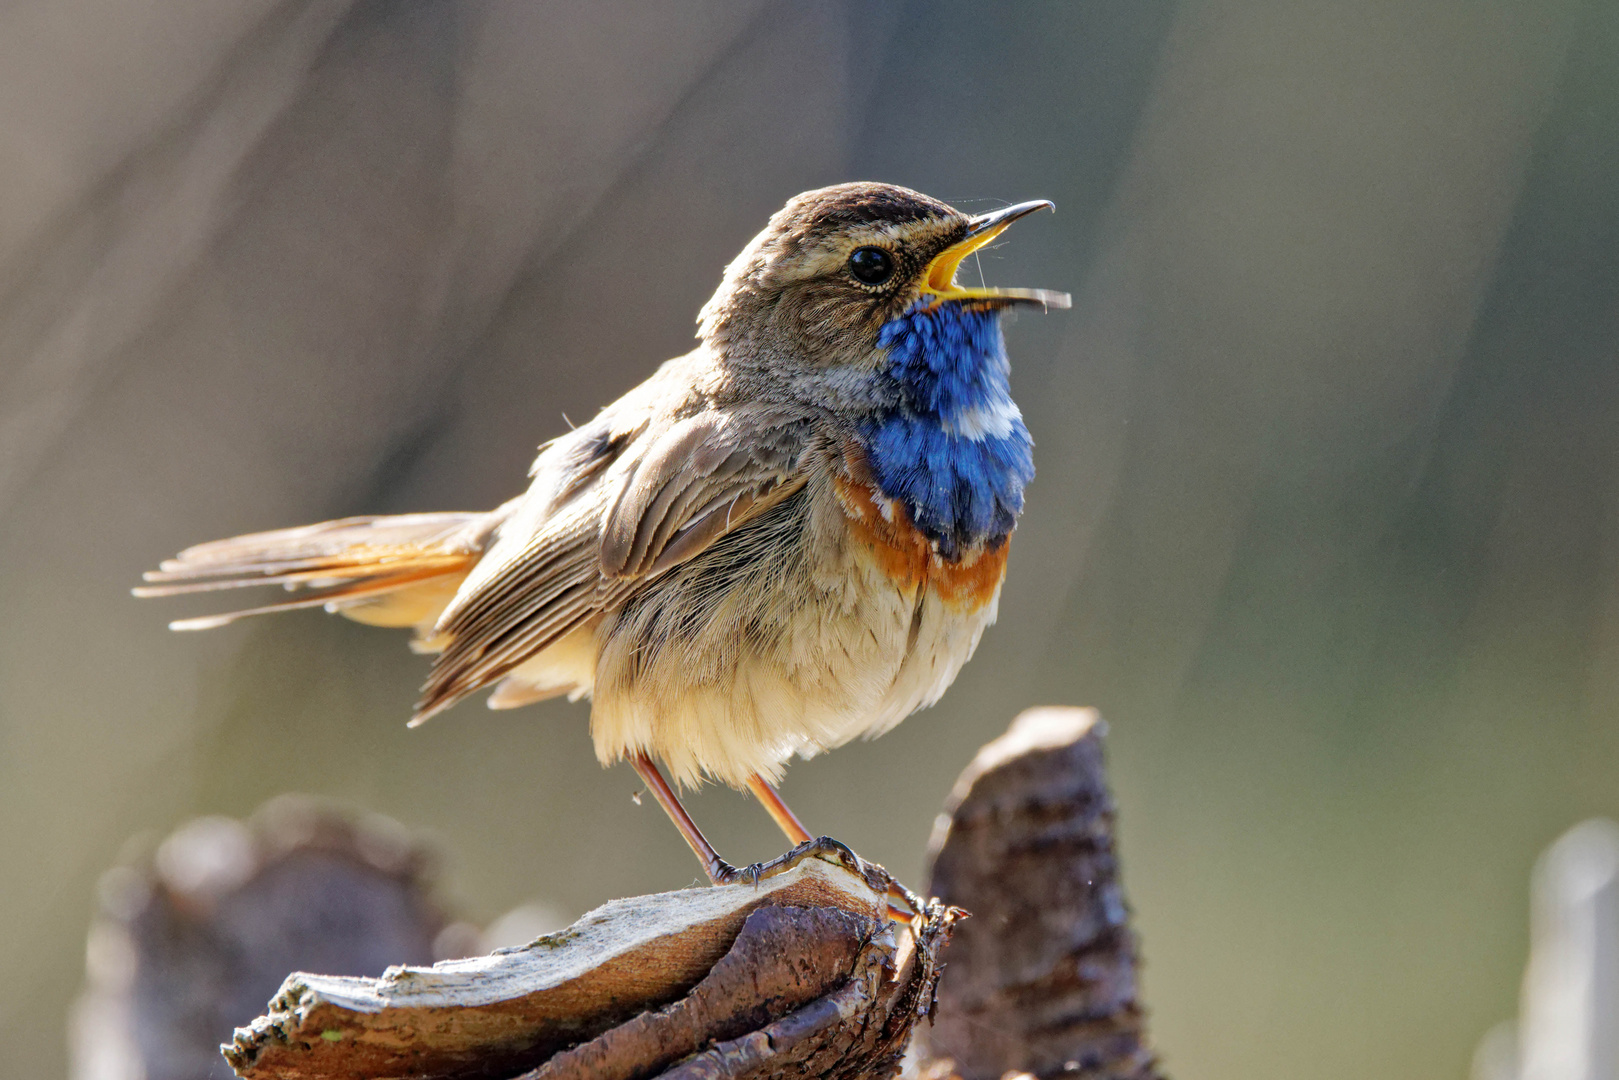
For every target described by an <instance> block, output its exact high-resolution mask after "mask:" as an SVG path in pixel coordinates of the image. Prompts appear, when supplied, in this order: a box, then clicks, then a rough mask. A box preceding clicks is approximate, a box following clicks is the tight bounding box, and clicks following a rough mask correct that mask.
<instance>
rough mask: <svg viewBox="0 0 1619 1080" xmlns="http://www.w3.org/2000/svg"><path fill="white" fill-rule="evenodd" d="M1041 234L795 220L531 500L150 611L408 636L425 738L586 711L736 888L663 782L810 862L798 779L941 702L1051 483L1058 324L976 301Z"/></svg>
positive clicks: (861, 188)
mask: <svg viewBox="0 0 1619 1080" xmlns="http://www.w3.org/2000/svg"><path fill="white" fill-rule="evenodd" d="M1051 206H1052V204H1051V203H1049V202H1026V203H1020V204H1018V205H1016V206H1009V207H1006V208H1005V209H1002V210H995V211H992V212H990V213H986V214H978V215H976V216H974V215H968V214H964V213H962V212H961V211H959V210H956V209H954V208H953V207H950V206H947V205H946V204H944V203H942V202H939V201H938V200H936V199H932V198H929V197H928V196H926V195H922V194H920V193H919V192H915V191H910V190H907V189H905V188H901V187H894V186H891V185H887V184H874V183H855V184H840V185H838V186H835V187H829V188H822V189H820V190H817V191H808V192H805V193H804V194H802V195H799V196H797V197H796V198H794V199H793V200H792V201H790V202H789V203H787V205H786V206H785V207H783V208H782V209H781V210H780V211H779V212H778V213H777V214H776V215H775V216H774V217H772V218H771V219H770V222H769V224H768V225H766V226H765V229H764V231H763V232H761V233H760V234H759V235H758V236H756V237H754V238H753V240H752V242H750V243H749V244H748V246H747V247H746V248H744V249H743V250H742V253H741V254H740V255H738V256H737V257H736V259H735V260H734V261H732V263H731V264H730V265H729V266H728V267H726V269H725V275H724V279H723V280H722V281H721V283H720V286H719V289H718V290H716V291H715V293H714V296H713V298H712V299H710V300H709V301H708V303H707V304H706V305H704V307H703V309H702V311H701V312H700V313H699V315H698V318H697V326H698V332H697V338H698V345H697V347H696V348H695V349H693V350H692V351H691V352H689V353H687V354H686V355H684V356H680V357H676V358H675V359H673V360H670V361H668V362H666V363H665V364H664V365H663V366H662V367H660V368H659V369H658V370H657V371H656V372H654V373H653V374H652V376H651V377H650V378H648V379H647V380H646V381H645V382H644V383H642V384H641V385H640V386H638V387H636V388H635V389H634V390H631V391H630V392H629V393H627V394H625V395H624V396H623V397H622V398H620V399H619V400H617V401H615V402H613V403H612V404H611V405H608V406H607V407H606V408H605V409H603V410H602V411H601V412H600V413H599V414H598V415H597V416H596V417H595V419H593V420H591V421H590V422H589V423H587V424H583V425H581V426H580V427H577V428H575V429H574V430H572V431H570V432H569V433H568V434H566V435H563V436H561V437H560V438H557V439H554V440H552V441H551V442H549V443H546V444H545V445H544V446H542V447H541V448H540V452H539V457H538V458H536V459H535V461H534V466H533V468H532V469H530V471H529V474H530V476H531V478H532V479H531V482H530V484H529V487H528V490H527V491H526V492H524V493H523V494H522V495H519V496H518V497H517V498H515V499H512V500H511V501H510V502H508V503H506V504H505V505H503V506H501V507H499V508H498V509H495V510H492V511H489V512H487V513H443V514H405V515H399V516H389V517H354V518H344V519H342V520H340V521H328V522H323V523H321V524H318V525H307V526H304V527H302V528H296V529H283V530H278V531H275V532H265V533H254V534H252V535H248V536H238V537H235V538H233V539H229V540H218V541H214V542H213V543H208V544H201V545H198V546H196V547H192V548H188V549H187V550H185V551H183V552H181V553H180V554H179V555H178V556H176V557H175V558H174V559H171V560H169V561H167V562H164V563H163V564H162V568H161V569H159V570H157V571H154V572H151V573H148V574H146V580H147V581H148V582H149V583H150V584H148V585H147V586H145V587H143V588H140V589H137V590H136V593H137V595H141V596H169V595H174V594H177V593H191V592H205V591H210V590H215V589H234V588H238V587H241V586H248V585H272V584H273V585H282V586H284V587H285V588H286V589H287V590H289V591H290V592H291V594H292V595H291V596H290V597H289V598H286V599H282V600H280V601H279V602H277V603H272V604H269V605H267V606H263V607H253V608H247V609H245V610H239V611H233V612H230V613H229V614H224V615H215V616H211V617H207V618H200V619H186V620H182V621H179V622H175V623H172V624H171V625H172V627H173V628H174V629H176V630H200V629H204V628H208V627H215V626H222V625H224V624H226V623H229V622H231V621H233V620H235V619H238V618H241V617H242V616H244V615H256V614H260V613H262V612H269V611H285V610H288V609H292V608H305V607H324V608H325V609H326V610H327V611H332V612H336V613H338V614H340V615H345V616H347V617H348V618H351V619H355V620H358V621H359V622H362V623H369V624H371V625H373V626H394V627H411V628H414V630H415V637H414V640H413V641H412V642H411V645H412V648H414V649H415V650H416V651H418V652H422V653H431V654H433V655H434V660H433V666H432V671H431V673H430V674H429V675H428V678H427V683H426V685H425V686H424V688H423V690H422V696H421V700H420V701H419V702H418V704H417V706H416V715H415V717H414V719H412V720H411V724H412V725H416V724H420V723H422V722H423V721H425V720H427V719H428V718H429V717H431V716H434V715H436V714H437V713H440V712H443V711H444V710H445V709H447V708H449V707H450V706H451V705H454V704H455V703H456V702H458V701H460V700H461V699H462V698H464V697H467V696H468V695H470V694H473V693H475V692H476V691H478V690H481V689H484V688H485V687H493V693H492V694H491V695H490V696H489V699H488V703H489V707H490V708H494V709H510V708H515V707H516V706H519V705H527V704H529V703H531V702H536V701H543V700H545V699H546V698H550V697H555V696H557V695H562V694H566V695H567V696H568V697H569V698H570V699H574V700H576V699H579V698H582V697H589V698H591V700H592V705H591V714H590V730H591V735H592V738H593V739H594V741H595V746H596V754H597V756H598V757H599V758H600V759H601V761H602V763H603V764H604V765H608V764H612V763H613V762H616V761H619V760H620V759H625V758H627V759H629V760H630V762H631V763H633V765H634V767H635V769H636V770H637V771H638V772H639V773H640V775H641V777H642V779H643V780H644V781H645V783H646V784H647V787H648V789H649V790H650V791H651V792H652V793H653V795H654V796H655V797H656V798H657V799H658V801H659V803H660V804H661V805H662V807H663V809H664V810H665V811H666V812H667V813H668V814H669V817H670V818H671V819H672V820H673V821H674V823H675V825H676V827H677V828H678V829H679V830H680V832H681V835H682V836H683V837H684V838H685V840H686V842H687V843H688V844H689V845H690V846H691V848H692V850H693V851H694V852H695V853H696V854H697V857H698V859H699V861H701V862H702V864H703V869H704V871H705V872H706V873H707V874H708V876H709V879H710V880H712V881H714V882H722V881H728V880H732V879H734V878H735V877H736V875H737V874H738V873H739V871H737V870H736V869H735V868H733V867H732V866H730V864H728V863H726V862H725V861H724V860H722V859H721V858H720V857H719V855H718V854H717V853H716V852H715V850H714V848H713V847H712V846H711V845H710V844H709V842H708V841H707V840H706V839H705V838H704V837H703V834H702V832H701V831H700V830H699V829H698V828H697V826H696V824H695V823H694V822H693V821H692V820H691V818H690V816H689V815H688V814H687V813H686V811H685V809H684V808H683V807H682V806H681V805H680V803H679V801H678V799H677V797H676V795H675V792H674V790H673V789H672V788H671V786H670V785H669V784H668V783H667V782H666V781H665V779H664V777H663V774H662V773H661V772H660V770H659V768H658V766H657V764H655V762H654V758H656V759H661V761H662V762H663V763H664V765H666V766H667V767H668V769H669V771H670V772H671V773H672V774H673V776H674V779H675V781H676V783H678V784H680V785H681V786H685V787H690V786H694V785H696V784H697V783H698V782H699V781H700V780H701V779H703V778H704V777H707V778H710V779H713V780H717V781H722V782H724V783H726V784H729V785H731V786H733V787H736V788H744V787H745V788H748V789H750V790H751V791H752V792H753V793H754V795H755V796H756V797H758V798H759V800H760V802H761V803H762V804H763V805H764V806H765V808H766V809H767V810H768V811H769V812H770V814H771V816H772V817H773V818H774V819H775V821H776V823H777V824H778V825H779V826H780V827H781V829H782V831H783V832H785V833H786V834H787V836H788V837H789V838H790V839H791V840H792V841H793V842H794V843H795V844H801V843H804V842H806V841H808V840H809V839H810V837H809V833H808V831H807V830H806V829H805V828H804V827H803V825H802V824H801V823H800V822H799V820H798V818H797V817H796V816H795V815H794V814H793V813H792V811H791V810H789V809H788V808H787V806H786V805H785V804H784V803H783V802H782V801H781V799H780V797H779V796H778V795H777V793H776V790H775V788H774V786H773V782H775V781H778V780H779V779H780V777H781V773H782V768H783V766H784V764H785V763H786V762H787V760H788V759H789V758H791V757H792V756H793V755H794V754H799V755H803V756H809V755H812V754H815V753H818V752H820V751H822V750H827V749H830V748H832V747H835V746H840V745H842V744H843V743H846V742H848V741H849V740H850V739H853V738H854V737H855V736H857V735H860V736H865V737H867V738H870V737H872V736H875V735H880V734H882V733H883V732H885V731H887V730H889V729H890V728H892V727H893V726H894V725H896V724H898V723H899V722H900V721H901V720H903V719H904V718H905V717H906V716H908V715H909V714H911V713H912V712H915V711H916V710H917V709H920V708H922V707H924V706H926V705H930V704H932V703H933V702H934V701H937V700H938V698H939V696H940V695H941V694H943V693H944V691H945V688H946V687H948V686H949V685H950V683H951V682H952V681H953V680H954V679H955V677H956V673H957V672H958V671H959V670H960V669H961V666H962V664H964V663H965V662H966V661H967V659H968V657H970V656H971V655H972V653H973V650H974V649H975V648H976V647H977V645H978V639H979V637H980V635H982V634H983V632H984V628H985V627H987V626H988V625H989V624H990V623H992V622H993V621H994V620H995V611H996V604H997V601H998V598H999V596H1000V589H1001V581H1002V579H1003V577H1004V576H1005V573H1006V555H1007V548H1008V543H1009V540H1010V537H1011V534H1012V528H1013V526H1014V524H1015V523H1016V521H1017V516H1018V514H1019V512H1020V511H1021V510H1022V507H1023V489H1024V486H1025V485H1026V484H1028V482H1029V480H1030V479H1031V478H1032V477H1033V475H1034V463H1033V457H1032V453H1031V451H1032V445H1033V444H1032V441H1031V440H1030V437H1029V432H1028V429H1027V428H1026V427H1025V426H1024V424H1023V418H1022V415H1021V414H1020V413H1019V412H1018V407H1017V405H1015V404H1014V403H1013V401H1012V398H1011V395H1010V392H1009V386H1008V373H1009V372H1008V363H1007V357H1006V347H1005V342H1004V340H1003V338H1002V336H1001V325H1000V323H1001V316H1002V314H1003V313H1004V312H1005V311H1006V310H1007V309H1009V308H1012V307H1014V306H1017V305H1027V304H1032V305H1038V306H1043V307H1047V308H1050V307H1067V306H1068V297H1067V295H1066V294H1062V293H1051V292H1044V291H1039V290H1032V289H995V288H969V287H966V286H963V285H961V284H959V283H958V282H957V280H956V276H957V269H958V267H959V266H960V265H961V262H962V260H963V259H965V258H966V257H967V256H968V255H969V254H971V253H972V252H974V251H977V250H978V249H979V248H981V247H983V246H984V245H985V244H987V243H989V242H990V241H991V240H993V239H994V238H995V237H996V236H997V235H998V234H999V233H1000V232H1001V230H1003V229H1005V228H1006V227H1007V226H1008V225H1010V224H1011V223H1012V222H1014V221H1016V220H1018V219H1019V218H1021V217H1023V216H1025V215H1027V214H1030V213H1033V212H1034V211H1036V210H1040V209H1043V208H1051Z"/></svg>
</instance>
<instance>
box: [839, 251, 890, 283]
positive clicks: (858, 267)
mask: <svg viewBox="0 0 1619 1080" xmlns="http://www.w3.org/2000/svg"><path fill="white" fill-rule="evenodd" d="M849 273H851V274H853V275H854V276H855V277H856V278H858V279H860V280H861V281H864V282H865V283H866V284H867V285H881V284H882V283H883V282H885V281H887V280H888V279H889V278H891V277H893V276H894V257H893V256H892V255H890V254H889V253H888V252H886V251H884V250H883V249H882V248H878V247H863V248H855V249H854V251H853V252H851V253H850V255H849Z"/></svg>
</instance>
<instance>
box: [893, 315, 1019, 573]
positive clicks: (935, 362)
mask: <svg viewBox="0 0 1619 1080" xmlns="http://www.w3.org/2000/svg"><path fill="white" fill-rule="evenodd" d="M877 344H878V345H880V346H882V347H883V348H886V349H887V350H888V361H889V363H888V367H887V368H886V369H884V371H883V372H882V373H881V375H880V376H879V377H880V378H884V379H889V380H892V381H893V384H894V387H895V389H896V390H897V391H898V394H897V397H898V399H899V401H900V405H899V407H898V408H895V409H890V410H886V411H884V412H880V413H877V414H876V415H874V416H873V417H872V418H871V419H869V420H867V421H866V422H865V424H864V425H863V426H862V429H861V436H862V440H863V442H864V443H865V451H866V457H867V460H868V462H869V464H870V466H871V470H872V474H873V478H874V479H875V480H876V482H877V487H878V489H879V490H880V491H881V492H882V493H883V494H884V495H885V496H887V497H888V498H890V499H895V500H898V501H900V502H903V503H904V504H905V506H906V508H907V509H908V510H909V511H910V513H911V520H912V522H913V523H914V524H915V525H916V527H917V528H918V529H920V530H922V532H923V534H924V535H926V536H927V537H928V539H929V540H932V541H933V542H934V543H935V544H937V545H938V551H939V554H940V555H942V556H944V557H945V558H947V559H956V558H959V557H960V556H961V554H962V553H963V552H965V551H967V550H969V549H971V548H973V547H974V546H976V545H978V544H981V543H989V544H995V543H998V542H999V541H1001V540H1002V539H1004V538H1005V537H1006V535H1007V534H1008V533H1010V532H1011V531H1012V526H1013V525H1014V524H1016V522H1017V515H1018V513H1019V512H1020V511H1021V510H1022V509H1023V488H1024V485H1026V484H1027V483H1028V482H1029V481H1030V480H1032V479H1033V478H1034V453H1033V451H1034V440H1033V439H1031V438H1030V437H1029V429H1028V428H1026V427H1024V426H1023V418H1022V417H1021V416H1020V415H1019V414H1018V411H1017V406H1016V405H1014V404H1013V403H1012V395H1011V386H1010V383H1009V381H1008V378H1009V376H1010V374H1011V364H1010V363H1009V362H1008V361H1007V358H1006V340H1005V338H1004V337H1002V335H1001V313H1000V312H999V311H994V310H986V309H983V308H977V309H975V308H972V307H967V306H964V305H962V304H959V303H944V304H940V305H938V306H936V307H929V306H927V305H926V304H920V303H919V304H917V305H915V306H913V307H912V308H911V309H910V310H909V311H907V312H906V313H905V314H904V315H901V316H900V317H899V318H897V319H893V320H891V321H889V322H888V323H887V324H886V325H884V326H883V328H882V331H881V332H880V333H879V334H878V337H877Z"/></svg>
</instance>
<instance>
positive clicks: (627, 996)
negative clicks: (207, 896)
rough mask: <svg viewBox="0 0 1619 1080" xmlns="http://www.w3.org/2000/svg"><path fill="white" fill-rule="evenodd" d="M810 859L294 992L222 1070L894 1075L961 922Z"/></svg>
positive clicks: (285, 993)
mask: <svg viewBox="0 0 1619 1080" xmlns="http://www.w3.org/2000/svg"><path fill="white" fill-rule="evenodd" d="M889 884H890V880H889V878H888V876H887V874H886V873H884V872H883V871H882V870H881V869H880V868H877V867H872V866H869V865H867V864H865V863H862V862H861V861H860V860H859V859H857V858H856V857H855V856H854V855H853V854H852V853H850V852H848V850H847V849H846V848H843V847H842V846H841V845H833V844H825V843H815V842H812V843H810V844H805V845H801V846H800V847H799V848H797V849H794V851H793V852H791V853H789V854H788V855H787V856H785V857H784V858H783V859H781V860H778V862H777V863H776V864H774V865H772V866H770V867H768V868H766V870H765V871H764V873H763V874H761V876H760V878H759V880H758V881H757V882H755V883H747V884H738V885H726V886H720V887H716V888H706V889H684V890H681V891H679V892H671V893H659V894H657V895H654V896H640V897H634V898H632V899H628V900H615V901H613V902H611V903H609V904H605V905H603V906H602V907H600V908H597V909H596V910H595V911H593V912H591V913H590V914H588V915H586V916H585V917H584V918H582V919H580V920H579V921H578V922H576V923H574V924H573V925H572V926H570V927H568V928H567V929H566V930H563V931H561V932H559V933H556V934H550V935H547V936H545V937H542V938H539V939H538V940H537V941H534V942H533V943H531V944H529V945H527V946H524V947H522V948H517V949H505V950H501V951H499V952H496V953H494V954H492V955H489V956H479V957H474V958H472V959H468V960H452V961H445V962H442V963H439V964H435V965H433V966H432V967H399V968H393V969H390V970H389V971H388V972H387V973H385V974H384V975H383V976H382V977H381V978H380V979H358V978H345V977H340V976H318V975H302V974H299V975H293V976H291V977H290V978H288V980H287V982H286V984H285V985H284V986H283V987H282V989H281V992H280V993H279V994H277V995H276V997H275V999H274V1000H273V1001H272V1002H271V1003H270V1010H269V1012H268V1013H267V1014H266V1015H264V1016H262V1017H260V1018H259V1019H258V1020H256V1021H254V1022H253V1023H252V1024H251V1025H250V1026H248V1027H246V1028H242V1029H239V1030H238V1031H237V1033H236V1038H235V1041H234V1043H233V1044H232V1045H231V1046H229V1047H227V1048H226V1049H225V1056H226V1058H227V1059H228V1060H229V1061H230V1063H231V1065H232V1066H233V1067H234V1068H235V1069H236V1071H237V1072H238V1073H239V1074H240V1075H241V1076H243V1077H249V1078H255V1080H258V1078H262V1080H269V1078H271V1077H277V1078H287V1080H302V1078H311V1080H313V1078H336V1077H356V1078H368V1080H369V1078H378V1080H380V1078H394V1077H398V1078H405V1077H423V1076H431V1077H442V1078H446V1080H449V1078H461V1077H466V1078H472V1077H518V1076H522V1077H524V1078H529V1077H533V1078H539V1077H545V1078H548V1080H549V1078H562V1077H580V1078H583V1077H591V1078H593V1080H600V1078H608V1077H623V1078H625V1080H629V1078H632V1077H645V1076H656V1075H663V1076H668V1077H693V1078H695V1077H737V1078H741V1077H754V1076H769V1075H776V1074H778V1073H780V1072H782V1071H784V1070H788V1069H791V1070H792V1071H793V1072H794V1073H795V1074H796V1075H802V1076H824V1077H838V1078H841V1077H849V1078H853V1077H861V1076H868V1075H885V1074H887V1073H891V1072H892V1071H894V1068H895V1066H896V1064H897V1062H898V1060H899V1057H900V1055H901V1054H902V1053H903V1052H904V1050H905V1047H906V1045H907V1042H908V1040H909V1036H910V1033H911V1028H912V1025H913V1024H914V1023H915V1021H916V1018H917V1016H918V1015H919V1013H923V1012H926V1011H927V1009H928V1007H929V1006H930V1005H931V1004H932V1000H933V985H934V980H935V977H936V972H937V957H938V950H939V948H940V946H941V945H942V944H943V941H944V939H945V938H946V937H947V936H948V934H949V931H950V928H951V926H952V924H953V921H954V915H953V913H952V912H950V911H948V910H947V909H945V908H943V907H942V906H938V905H935V906H933V907H932V908H930V909H928V910H925V911H923V912H921V913H919V915H918V917H917V919H916V920H914V922H913V927H914V929H913V927H905V926H901V925H900V924H898V923H896V922H894V921H893V920H892V919H890V918H889V917H888V916H887V905H888V900H887V897H888V886H889Z"/></svg>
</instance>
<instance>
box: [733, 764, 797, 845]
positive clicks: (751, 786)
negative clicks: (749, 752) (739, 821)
mask: <svg viewBox="0 0 1619 1080" xmlns="http://www.w3.org/2000/svg"><path fill="white" fill-rule="evenodd" d="M748 790H749V791H751V792H753V797H754V798H756V799H758V800H759V805H760V806H763V807H764V808H765V813H767V814H769V815H770V817H771V819H772V820H773V821H775V823H776V827H777V828H779V829H780V830H781V831H782V832H784V833H786V834H787V839H788V840H791V841H792V842H793V843H794V844H802V843H803V842H804V841H806V840H809V839H811V837H810V832H809V830H808V829H806V828H804V823H803V822H802V821H799V820H798V815H797V814H795V813H793V810H792V807H790V806H788V805H787V804H786V803H785V802H783V801H782V798H781V793H780V792H778V791H777V790H776V789H775V788H774V787H772V786H771V785H770V781H768V780H766V779H765V778H764V777H762V776H760V775H759V774H758V773H754V774H753V775H752V776H750V777H748Z"/></svg>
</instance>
